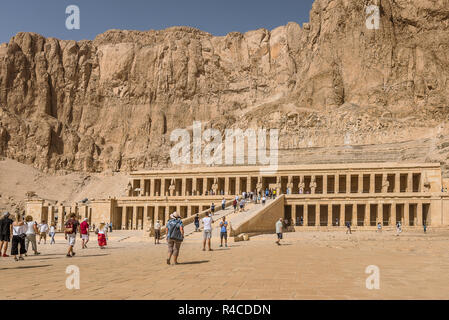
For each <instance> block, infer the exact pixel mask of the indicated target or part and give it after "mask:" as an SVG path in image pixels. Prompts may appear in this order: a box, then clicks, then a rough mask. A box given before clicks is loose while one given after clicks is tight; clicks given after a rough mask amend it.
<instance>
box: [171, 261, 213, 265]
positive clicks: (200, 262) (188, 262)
mask: <svg viewBox="0 0 449 320" xmlns="http://www.w3.org/2000/svg"><path fill="white" fill-rule="evenodd" d="M208 262H209V260H200V261H187V262H178V264H181V265H182V264H186V265H187V264H202V263H208Z"/></svg>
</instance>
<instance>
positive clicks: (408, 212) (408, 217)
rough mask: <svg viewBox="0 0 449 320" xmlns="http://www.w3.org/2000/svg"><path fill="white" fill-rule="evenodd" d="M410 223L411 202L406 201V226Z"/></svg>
mask: <svg viewBox="0 0 449 320" xmlns="http://www.w3.org/2000/svg"><path fill="white" fill-rule="evenodd" d="M409 225H410V203H408V202H406V203H404V226H409Z"/></svg>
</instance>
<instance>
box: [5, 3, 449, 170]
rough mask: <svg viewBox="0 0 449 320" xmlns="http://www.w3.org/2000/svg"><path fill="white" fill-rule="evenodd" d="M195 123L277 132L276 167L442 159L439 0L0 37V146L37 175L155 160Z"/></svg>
mask: <svg viewBox="0 0 449 320" xmlns="http://www.w3.org/2000/svg"><path fill="white" fill-rule="evenodd" d="M372 4H375V5H378V6H379V8H380V17H381V19H380V28H379V29H378V30H370V29H368V28H367V26H366V19H367V15H366V12H365V10H366V8H367V6H369V5H372ZM194 120H197V121H202V122H203V123H204V124H205V126H207V127H214V128H218V129H221V130H223V129H225V128H237V127H238V128H267V129H269V128H278V129H279V130H280V147H281V155H285V156H282V157H281V159H280V160H281V163H303V162H304V163H306V162H312V163H314V162H338V161H353V162H358V161H382V160H389V161H391V160H404V161H408V160H419V161H440V162H441V163H443V165H445V163H446V161H447V160H448V154H449V125H448V120H449V0H420V1H409V0H379V1H375V0H316V1H315V3H314V5H313V9H312V11H311V13H310V22H309V23H306V24H304V25H303V26H300V25H298V24H296V23H289V24H287V25H286V26H281V27H278V28H276V29H274V30H272V31H268V30H265V29H260V30H256V31H250V32H247V33H245V34H241V33H235V32H234V33H230V34H228V35H227V36H224V37H214V36H212V35H210V34H208V33H206V32H202V31H200V30H197V29H193V28H187V27H172V28H169V29H166V30H162V31H145V32H140V31H123V30H111V31H108V32H106V33H104V34H101V35H98V36H97V37H96V38H95V40H93V41H80V42H75V41H66V40H58V39H54V38H44V37H42V36H40V35H38V34H34V33H19V34H17V35H16V36H14V37H13V38H12V39H11V40H10V42H9V43H5V44H2V45H0V156H4V157H8V158H11V159H14V160H17V161H20V162H22V163H25V164H32V165H33V166H35V167H36V168H38V169H40V170H43V171H48V172H54V171H86V172H92V171H95V172H103V171H107V170H134V169H139V168H151V167H166V166H170V160H169V150H170V146H171V143H170V133H171V131H172V130H174V129H177V128H189V127H191V126H192V123H193V121H194ZM448 169H449V167H445V170H446V171H448Z"/></svg>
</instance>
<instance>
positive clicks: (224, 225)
mask: <svg viewBox="0 0 449 320" xmlns="http://www.w3.org/2000/svg"><path fill="white" fill-rule="evenodd" d="M223 239H224V241H225V246H226V247H228V222H227V221H226V217H223V220H222V221H220V240H221V244H220V247H223Z"/></svg>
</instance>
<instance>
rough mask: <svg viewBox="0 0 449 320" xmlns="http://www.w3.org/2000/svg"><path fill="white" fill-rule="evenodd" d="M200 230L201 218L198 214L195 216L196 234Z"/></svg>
mask: <svg viewBox="0 0 449 320" xmlns="http://www.w3.org/2000/svg"><path fill="white" fill-rule="evenodd" d="M199 228H200V216H199V215H198V213H197V214H196V215H195V232H198V229H199Z"/></svg>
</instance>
